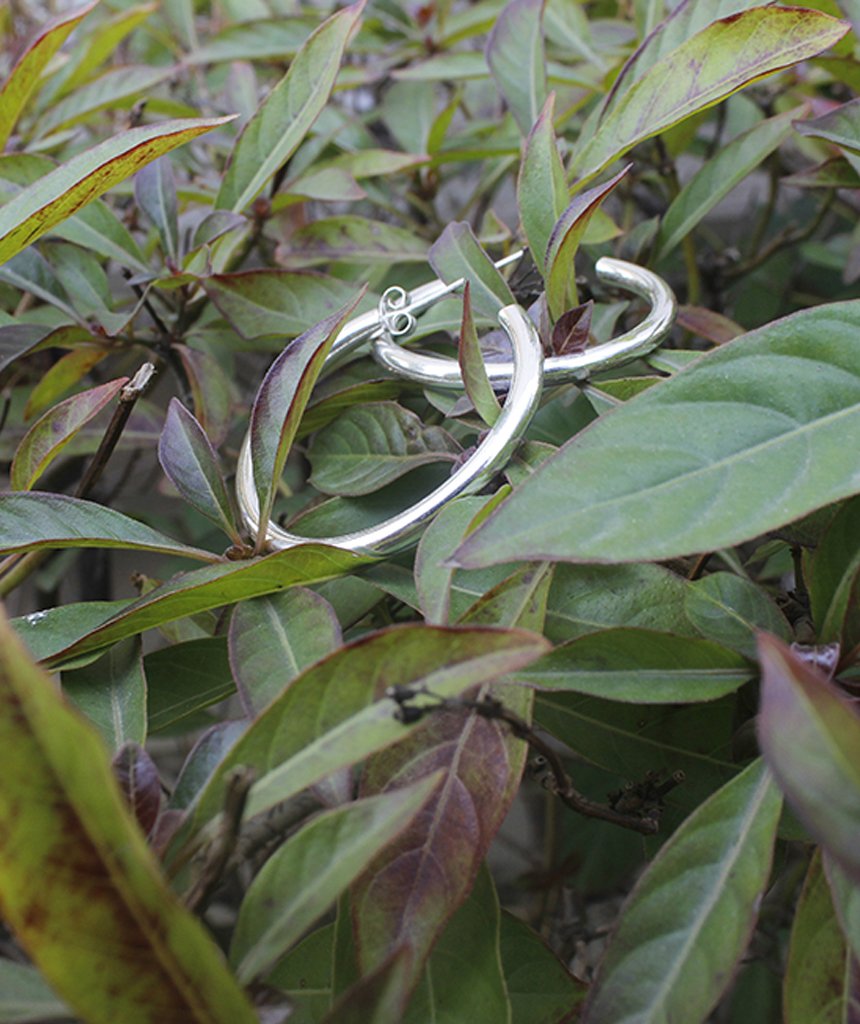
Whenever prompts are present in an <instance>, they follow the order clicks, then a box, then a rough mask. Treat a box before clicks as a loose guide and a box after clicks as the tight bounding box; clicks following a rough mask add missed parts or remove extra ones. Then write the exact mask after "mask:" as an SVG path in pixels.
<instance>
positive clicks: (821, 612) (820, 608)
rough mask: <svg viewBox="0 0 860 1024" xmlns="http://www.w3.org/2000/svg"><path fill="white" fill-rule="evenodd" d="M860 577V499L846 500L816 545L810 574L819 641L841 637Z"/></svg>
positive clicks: (852, 611) (853, 609) (852, 614)
mask: <svg viewBox="0 0 860 1024" xmlns="http://www.w3.org/2000/svg"><path fill="white" fill-rule="evenodd" d="M858 576H860V498H854V499H853V500H851V501H848V502H846V503H845V504H844V505H843V506H842V508H841V509H840V510H839V512H838V513H837V514H836V516H835V518H834V519H833V521H832V522H831V523H830V525H829V526H828V528H827V531H826V532H825V534H824V536H823V537H822V539H821V543H820V544H819V545H818V547H817V548H816V551H815V554H814V556H813V559H812V565H811V568H810V573H809V598H810V603H811V607H812V618H813V620H814V622H815V625H816V627H817V630H818V641H819V643H830V642H832V641H835V640H842V639H843V632H844V630H845V627H846V624H847V623H848V621H849V619H850V618H854V619H856V618H857V615H858V611H857V608H856V607H852V600H855V599H856V594H854V595H853V596H852V594H853V589H854V587H855V585H856V581H857V578H858Z"/></svg>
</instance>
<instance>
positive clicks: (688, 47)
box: [571, 6, 848, 180]
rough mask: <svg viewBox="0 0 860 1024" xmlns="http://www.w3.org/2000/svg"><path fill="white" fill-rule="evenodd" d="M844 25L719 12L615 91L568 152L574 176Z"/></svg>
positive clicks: (833, 38) (828, 39)
mask: <svg viewBox="0 0 860 1024" xmlns="http://www.w3.org/2000/svg"><path fill="white" fill-rule="evenodd" d="M847 30H848V26H847V25H846V24H845V22H841V21H837V20H836V19H834V18H831V17H829V16H828V15H826V14H820V13H819V12H818V11H811V10H806V9H802V8H785V7H776V6H764V7H756V8H753V9H752V10H746V11H741V12H740V13H739V14H734V15H731V16H730V17H727V18H721V19H720V20H719V21H715V22H713V23H712V24H711V25H709V26H708V27H707V28H705V29H703V30H702V31H701V32H699V33H697V34H696V35H695V36H693V37H692V38H691V39H688V40H687V41H686V42H684V43H682V44H681V45H680V46H679V47H678V48H677V49H675V50H672V51H671V52H670V53H669V54H667V55H666V56H665V57H662V58H661V60H659V61H658V62H657V63H655V64H654V65H653V66H652V67H651V68H649V70H648V71H646V72H645V73H644V74H643V75H642V76H641V77H640V78H639V79H638V80H637V81H636V82H635V83H634V84H633V85H632V86H631V87H630V88H628V89H627V90H626V91H625V92H623V93H622V94H620V96H619V99H618V101H617V103H616V104H615V105H614V107H613V108H612V110H611V111H610V112H609V113H608V114H607V115H606V117H605V118H604V119H603V121H602V123H601V124H600V128H599V130H597V131H596V132H595V133H594V134H593V135H592V136H591V138H590V139H589V140H588V141H586V142H585V145H584V146H582V147H581V148H580V149H579V150H578V152H577V154H576V155H575V157H574V161H573V167H572V168H571V170H572V171H573V172H574V173H576V174H577V175H578V176H579V178H580V179H581V180H587V179H589V178H591V177H593V176H594V175H595V174H597V173H598V172H600V171H601V170H602V169H603V168H604V167H606V166H607V165H608V164H610V163H611V162H612V161H613V160H616V159H617V158H618V157H620V156H622V155H623V154H624V153H626V152H627V151H628V150H629V149H631V148H632V147H633V146H635V145H636V144H637V143H639V142H643V141H644V140H645V139H649V138H651V137H652V136H654V135H658V134H659V133H660V132H662V131H665V130H666V129H667V128H670V127H671V126H672V125H674V124H677V123H678V122H679V121H682V120H683V119H684V118H685V117H689V116H690V115H691V114H695V113H697V112H698V111H700V110H706V109H707V108H708V107H711V106H713V105H714V104H715V103H719V102H720V100H723V99H725V98H726V97H727V96H731V94H732V93H734V92H737V91H738V90H739V89H742V88H743V87H744V86H746V85H749V84H750V82H755V81H758V80H759V79H761V78H765V77H766V76H767V75H771V74H773V73H774V72H775V71H779V70H781V69H782V68H786V67H791V66H792V65H793V64H797V63H799V62H800V61H803V60H807V59H808V58H810V57H814V56H815V55H816V54H818V53H821V52H822V51H823V50H826V49H827V48H828V47H830V46H832V45H833V44H834V43H836V42H838V41H839V40H840V39H841V38H842V36H844V35H845V33H846V31H847Z"/></svg>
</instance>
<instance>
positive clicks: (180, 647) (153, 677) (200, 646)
mask: <svg viewBox="0 0 860 1024" xmlns="http://www.w3.org/2000/svg"><path fill="white" fill-rule="evenodd" d="M143 669H144V673H145V675H146V682H147V687H148V690H149V693H148V706H147V712H148V730H149V732H161V731H163V730H164V729H167V728H169V727H170V726H173V725H175V724H176V723H177V722H181V721H182V720H183V719H185V718H188V717H190V716H192V715H195V714H196V713H197V712H199V711H201V710H203V709H204V708H207V707H209V705H211V704H217V703H218V701H221V700H224V699H225V698H226V697H230V696H232V694H234V693H235V692H236V684H235V683H234V682H233V676H232V675H231V673H230V662H229V661H228V659H227V643H226V641H225V640H224V638H223V637H207V638H205V639H199V640H188V641H186V642H185V643H178V644H173V646H171V647H162V648H161V649H160V650H158V651H153V652H152V653H151V654H147V656H146V657H145V658H144V659H143Z"/></svg>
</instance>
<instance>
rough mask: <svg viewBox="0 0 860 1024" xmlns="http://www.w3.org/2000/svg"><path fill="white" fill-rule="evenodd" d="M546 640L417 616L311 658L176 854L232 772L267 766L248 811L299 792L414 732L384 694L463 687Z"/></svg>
mask: <svg viewBox="0 0 860 1024" xmlns="http://www.w3.org/2000/svg"><path fill="white" fill-rule="evenodd" d="M544 650H546V644H545V642H544V641H543V639H542V638H541V637H538V636H535V635H534V634H532V633H525V632H523V631H521V630H507V631H505V630H487V629H458V630H454V629H441V628H438V627H430V626H422V625H408V626H401V627H394V628H390V629H387V630H384V631H382V632H379V633H376V634H372V635H370V636H367V637H364V638H362V639H361V640H357V641H355V642H353V643H351V644H348V645H347V646H345V647H341V648H340V649H339V650H337V651H335V652H334V653H332V654H331V655H330V656H329V657H327V658H325V659H323V660H322V661H320V662H317V663H316V664H314V665H312V666H310V667H309V668H307V669H306V670H305V671H304V672H303V673H302V674H301V675H300V676H299V677H298V678H296V679H295V680H294V681H293V682H292V683H291V684H290V686H289V687H288V688H287V690H286V691H285V692H284V693H282V694H281V696H280V697H278V698H277V699H276V700H275V701H273V703H272V704H270V705H269V706H268V707H267V708H266V710H265V711H264V712H263V713H262V714H261V715H260V716H259V717H258V718H257V719H256V720H255V721H254V722H253V724H252V725H251V726H250V727H249V729H248V731H247V732H246V733H245V734H244V736H243V737H242V739H241V740H239V742H238V743H237V744H236V746H235V747H233V749H232V750H231V751H230V753H229V754H228V756H227V757H226V758H225V759H224V761H223V763H222V765H221V766H220V768H219V770H218V772H217V773H216V775H215V776H214V777H213V779H212V780H211V782H210V783H209V784H208V786H207V787H206V789H205V791H204V792H203V793H202V794H201V796H200V798H199V799H198V801H197V803H196V804H195V805H194V807H193V809H192V810H191V812H190V815H189V818H188V820H187V822H186V823H185V824H184V825H183V827H182V829H181V830H180V832H179V833H178V835H177V838H176V839H175V840H174V844H173V847H172V849H171V855H173V854H175V853H176V852H177V851H178V850H180V849H181V847H182V846H183V845H184V843H185V842H187V840H188V839H189V838H190V837H191V836H192V835H193V834H194V833H195V832H196V831H197V830H198V829H199V828H200V826H201V825H203V824H204V823H205V822H206V821H207V820H208V819H209V818H211V817H212V816H213V815H215V814H217V813H218V811H219V810H220V809H221V806H222V803H223V796H224V784H225V783H224V777H225V774H226V773H227V772H228V771H229V770H230V769H231V768H232V767H233V766H235V765H246V766H249V767H251V768H254V769H255V770H256V771H257V772H258V780H257V782H256V783H255V784H254V786H253V788H252V790H251V793H250V797H249V804H248V807H247V809H246V816H247V817H249V818H250V817H253V816H254V815H255V814H260V813H262V812H263V811H265V810H268V809H269V808H270V807H273V806H275V805H276V804H278V803H280V802H281V801H282V800H286V799H289V798H290V797H291V796H295V794H296V793H299V792H301V791H302V790H303V789H305V788H307V787H308V786H311V785H313V784H315V783H316V782H318V781H319V780H320V779H322V778H325V777H326V776H327V775H330V774H331V773H332V772H334V771H336V770H337V769H339V768H343V767H345V766H346V765H351V764H355V763H359V762H360V761H362V760H364V759H365V758H366V757H367V756H368V755H369V754H371V753H373V752H374V751H376V750H380V749H382V748H383V747H385V746H388V745H390V744H392V743H396V742H397V741H398V740H403V739H404V738H406V737H409V735H410V733H411V730H410V729H409V727H407V726H404V725H403V724H402V723H401V722H400V721H399V720H398V719H397V718H396V717H395V714H394V712H395V710H396V706H395V705H394V703H393V702H392V701H390V700H387V699H386V700H380V699H379V698H380V697H381V696H382V693H383V692H384V690H385V689H386V688H387V687H389V686H395V685H398V684H401V685H406V686H414V687H417V688H419V689H420V688H421V687H423V686H426V687H427V688H428V689H430V690H431V691H432V692H433V693H438V694H440V695H447V696H456V695H458V694H460V693H462V692H463V691H464V690H467V689H469V688H470V687H473V686H476V685H478V684H479V683H482V682H484V681H485V680H487V679H491V678H494V677H496V676H498V675H502V674H504V673H505V672H508V671H513V670H514V669H515V668H519V667H522V665H524V664H527V663H528V662H529V661H531V660H532V659H533V658H535V657H537V656H538V655H539V654H541V653H543V651H544Z"/></svg>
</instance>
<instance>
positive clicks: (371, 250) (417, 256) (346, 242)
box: [277, 214, 427, 270]
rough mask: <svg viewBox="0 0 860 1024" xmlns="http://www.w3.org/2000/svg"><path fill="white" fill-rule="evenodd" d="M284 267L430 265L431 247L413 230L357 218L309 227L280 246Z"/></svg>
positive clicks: (325, 221) (348, 216) (329, 219)
mask: <svg viewBox="0 0 860 1024" xmlns="http://www.w3.org/2000/svg"><path fill="white" fill-rule="evenodd" d="M277 260H278V263H279V264H280V265H281V266H282V267H287V268H288V269H291V270H293V269H295V270H300V269H302V268H304V267H311V266H314V264H317V263H331V262H335V261H341V262H344V263H357V264H359V265H360V266H364V265H365V264H367V263H383V264H386V265H388V266H391V265H396V264H397V263H426V261H427V243H426V242H425V241H424V240H423V239H422V238H420V237H419V236H418V235H417V234H416V233H415V231H414V230H413V229H407V228H400V227H397V225H395V224H386V223H385V222H383V221H377V220H370V219H369V218H368V217H359V216H357V215H355V214H344V215H342V216H338V217H323V218H322V219H320V220H315V221H312V222H311V223H310V224H306V225H305V226H304V227H301V228H299V229H298V231H296V232H295V233H294V234H292V235H291V236H290V238H289V240H288V241H287V242H284V243H283V244H282V245H279V246H278V251H277Z"/></svg>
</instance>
